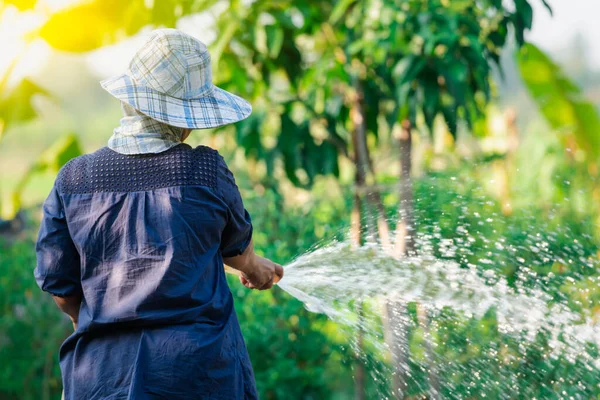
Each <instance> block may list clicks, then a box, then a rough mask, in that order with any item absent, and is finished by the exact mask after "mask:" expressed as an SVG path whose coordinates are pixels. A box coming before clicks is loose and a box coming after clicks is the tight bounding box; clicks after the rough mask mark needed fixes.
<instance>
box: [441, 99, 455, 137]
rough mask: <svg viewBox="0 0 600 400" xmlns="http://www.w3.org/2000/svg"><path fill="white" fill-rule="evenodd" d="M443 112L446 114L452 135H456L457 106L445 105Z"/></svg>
mask: <svg viewBox="0 0 600 400" xmlns="http://www.w3.org/2000/svg"><path fill="white" fill-rule="evenodd" d="M442 114H443V115H444V120H445V121H446V125H447V126H448V130H449V131H450V133H451V134H452V136H454V137H456V131H457V130H458V125H457V115H456V108H455V107H453V106H446V107H443V108H442Z"/></svg>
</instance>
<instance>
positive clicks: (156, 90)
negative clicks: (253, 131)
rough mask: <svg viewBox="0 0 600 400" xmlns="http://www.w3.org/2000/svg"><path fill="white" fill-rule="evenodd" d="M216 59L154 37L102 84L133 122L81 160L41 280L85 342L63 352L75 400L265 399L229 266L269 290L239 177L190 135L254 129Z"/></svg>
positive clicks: (64, 188)
mask: <svg viewBox="0 0 600 400" xmlns="http://www.w3.org/2000/svg"><path fill="white" fill-rule="evenodd" d="M211 80H212V74H211V68H210V55H209V53H208V51H207V49H206V46H205V45H204V44H202V43H201V42H199V41H198V40H196V39H194V38H192V37H190V36H188V35H186V34H184V33H182V32H179V31H177V30H173V29H162V30H157V31H154V32H153V33H152V35H151V37H150V39H149V40H148V42H147V43H145V44H144V46H143V47H142V48H141V49H140V50H139V51H138V52H137V53H136V55H135V56H134V57H133V59H132V61H131V63H130V66H129V69H128V71H127V73H126V74H124V75H122V76H118V77H115V78H111V79H108V80H106V81H103V82H102V83H101V84H102V86H103V87H104V89H106V90H107V91H108V92H109V93H111V94H112V95H113V96H115V97H116V98H117V99H119V100H120V101H121V102H122V108H123V113H124V118H123V119H122V120H121V125H120V127H118V128H117V129H115V131H114V134H113V136H112V137H111V138H110V140H109V142H108V147H104V148H102V149H100V150H98V151H96V152H95V153H92V154H87V155H84V156H81V157H77V158H75V159H73V160H71V161H70V162H69V163H68V164H67V165H65V166H64V167H63V168H62V169H61V171H60V172H59V174H58V176H57V179H56V182H55V185H54V187H53V189H52V191H51V193H50V195H49V197H48V199H47V200H46V202H45V203H44V207H43V211H44V213H43V220H42V224H41V228H40V232H39V238H38V243H37V257H38V261H37V267H36V269H35V277H36V280H37V282H38V284H39V286H40V287H41V288H42V289H43V290H45V291H47V292H49V293H50V294H51V295H52V296H53V297H54V299H55V301H56V303H57V305H58V306H59V308H60V309H61V310H63V311H64V312H65V313H67V314H68V315H69V316H70V317H71V319H72V321H73V325H74V327H75V332H74V333H73V334H72V335H71V336H70V337H69V338H68V339H67V340H66V341H65V342H64V343H63V345H62V347H61V349H60V366H61V370H62V374H63V385H64V395H65V399H67V400H71V399H76V400H91V399H254V398H256V397H257V396H256V388H255V383H254V376H253V372H252V367H251V364H250V360H249V358H248V353H247V350H246V347H245V344H244V341H243V338H242V335H241V332H240V327H239V324H238V321H237V318H236V315H235V311H234V309H233V299H232V296H231V292H230V291H229V288H228V286H227V282H226V279H225V274H224V270H223V262H225V263H227V264H228V265H229V266H231V267H232V268H235V269H237V270H239V271H240V273H241V276H242V277H241V278H240V280H241V282H242V283H243V284H244V285H245V286H247V287H249V288H256V289H261V290H262V289H269V288H270V287H271V286H272V285H273V284H274V283H276V282H277V281H278V280H279V279H281V277H282V276H283V269H282V268H281V266H279V265H277V264H275V263H273V262H271V261H269V260H267V259H264V258H261V257H258V256H257V255H256V254H255V253H254V251H253V246H252V225H251V222H250V216H249V215H248V213H247V212H246V211H245V209H244V206H243V204H242V199H241V197H240V193H239V191H238V189H237V186H236V184H235V181H234V178H233V175H232V174H231V172H230V171H229V169H228V168H227V166H226V165H225V162H224V161H223V158H222V157H221V156H220V155H219V154H218V153H217V151H215V150H212V149H210V148H207V147H203V146H200V147H197V148H192V147H190V146H189V145H187V144H184V143H183V141H184V140H185V139H186V138H187V137H188V135H189V134H190V132H191V130H192V129H201V128H213V127H217V126H221V125H225V124H229V123H234V122H236V121H239V120H242V119H244V118H246V117H247V116H248V115H249V114H250V112H251V107H250V105H249V104H248V103H247V102H246V101H245V100H243V99H241V98H239V97H237V96H234V95H233V94H231V93H228V92H226V91H224V90H222V89H220V88H217V87H215V86H214V85H213V84H212V82H211Z"/></svg>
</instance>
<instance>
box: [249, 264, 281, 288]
mask: <svg viewBox="0 0 600 400" xmlns="http://www.w3.org/2000/svg"><path fill="white" fill-rule="evenodd" d="M254 258H255V260H254V264H255V265H254V267H253V268H251V269H249V271H248V272H245V273H244V274H243V275H242V276H240V282H241V283H242V285H244V286H246V287H247V288H250V289H258V290H266V289H270V288H271V287H273V285H274V284H276V283H277V282H279V281H280V280H281V278H283V268H282V267H281V265H279V264H276V263H274V262H273V261H271V260H269V259H267V258H263V257H259V256H255V257H254Z"/></svg>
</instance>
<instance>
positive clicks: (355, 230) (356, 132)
mask: <svg viewBox="0 0 600 400" xmlns="http://www.w3.org/2000/svg"><path fill="white" fill-rule="evenodd" d="M353 86H354V89H355V91H354V93H352V96H353V97H352V103H353V104H352V108H351V109H350V118H351V120H352V125H353V130H352V145H353V147H354V165H355V167H356V173H355V176H354V186H355V187H354V207H353V210H352V227H351V236H352V243H353V246H354V247H360V246H361V245H362V234H363V231H364V229H363V228H364V226H363V223H366V227H367V231H368V237H371V236H372V234H373V224H372V223H371V213H370V212H369V210H368V208H369V204H368V203H367V202H363V199H362V195H363V193H364V192H365V190H366V188H365V184H366V175H367V152H368V149H367V147H366V146H365V144H366V138H365V137H366V127H365V115H364V107H363V104H362V88H361V86H360V83H359V81H358V79H356V78H355V79H354V82H353ZM363 203H364V204H363ZM363 213H365V214H366V215H365V217H366V218H362V216H363ZM356 307H357V310H358V312H359V313H362V304H361V302H358V303H357V305H356ZM357 334H358V337H357V340H356V343H357V347H358V348H357V349H356V354H355V369H354V371H355V373H354V395H355V398H356V400H364V399H365V394H366V392H365V366H364V364H363V363H362V361H361V360H360V352H361V351H362V346H363V339H364V332H363V330H362V326H361V324H360V323H359V324H358V333H357Z"/></svg>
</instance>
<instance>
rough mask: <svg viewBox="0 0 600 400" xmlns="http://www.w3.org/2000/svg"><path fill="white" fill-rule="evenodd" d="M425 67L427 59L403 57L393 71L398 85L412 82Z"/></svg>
mask: <svg viewBox="0 0 600 400" xmlns="http://www.w3.org/2000/svg"><path fill="white" fill-rule="evenodd" d="M424 67H425V60H424V59H423V58H421V57H416V56H406V57H404V58H402V59H401V60H400V61H398V63H397V64H396V66H395V67H394V70H393V72H392V75H393V76H394V79H395V80H396V82H397V83H398V85H402V84H404V83H410V82H412V81H413V80H414V79H415V78H416V77H417V75H418V74H419V73H420V72H421V71H422V70H423V68H424Z"/></svg>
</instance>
